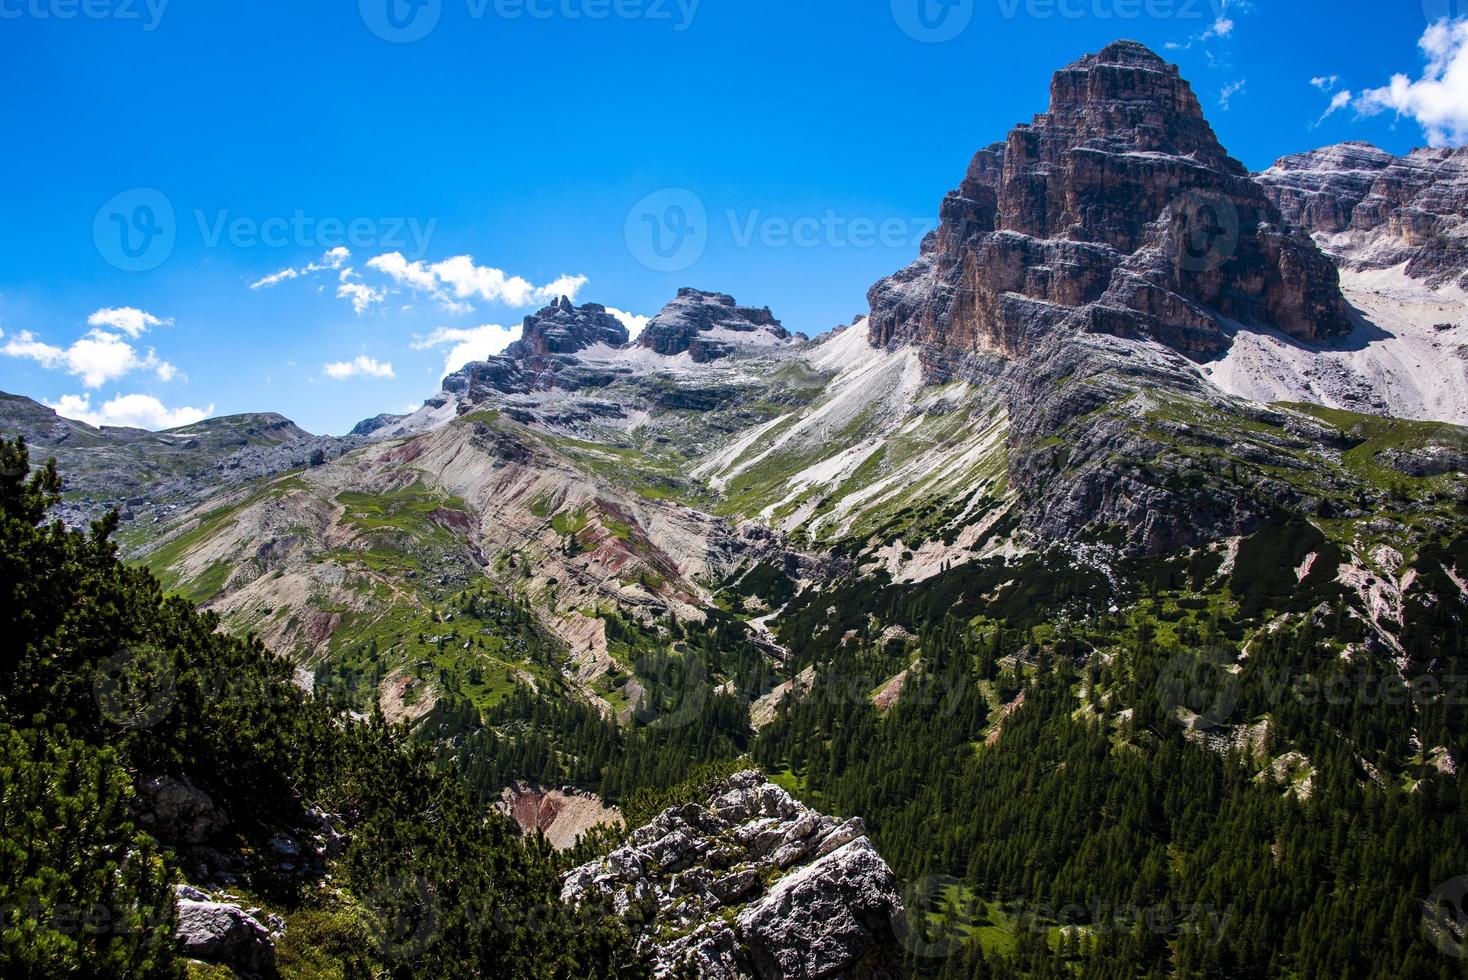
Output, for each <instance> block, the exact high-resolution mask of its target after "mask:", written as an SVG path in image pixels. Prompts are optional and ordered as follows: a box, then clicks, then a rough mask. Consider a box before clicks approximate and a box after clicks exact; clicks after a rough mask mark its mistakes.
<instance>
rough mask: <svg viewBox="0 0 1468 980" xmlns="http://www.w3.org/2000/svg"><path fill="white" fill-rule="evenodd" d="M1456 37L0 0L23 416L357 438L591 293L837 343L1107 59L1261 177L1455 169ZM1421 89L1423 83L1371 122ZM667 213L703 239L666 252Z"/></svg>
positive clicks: (798, 9) (433, 1)
mask: <svg viewBox="0 0 1468 980" xmlns="http://www.w3.org/2000/svg"><path fill="white" fill-rule="evenodd" d="M390 3H391V4H395V5H396V15H397V16H396V18H395V19H390V18H389V16H388V15H389V13H390V11H389V9H388V5H389V4H390ZM414 3H417V4H422V6H421V8H415V7H414V6H413V4H414ZM919 3H922V4H924V5H925V6H924V7H923V8H921V9H920V8H919V7H918V4H919ZM944 4H948V6H944ZM1460 8H1462V9H1460ZM923 11H926V13H927V16H926V17H920V16H919V14H920V13H921V12H923ZM1460 13H1463V14H1468V0H1391V2H1389V3H1383V2H1381V0H1252V2H1250V3H1247V4H1245V3H1240V2H1232V3H1228V4H1225V3H1224V0H890V2H889V0H868V2H855V0H785V2H774V0H737V2H736V0H360V3H359V2H358V0H332V2H308V0H250V2H226V0H207V2H206V0H167V2H165V0H0V84H3V85H4V89H5V91H6V92H8V93H10V96H9V97H8V98H7V99H6V102H5V110H4V128H5V140H4V144H5V149H4V150H3V151H0V206H3V214H4V216H5V227H6V230H7V232H8V233H7V234H6V235H5V236H4V238H3V239H0V329H3V331H4V335H3V337H0V352H3V353H0V389H4V390H7V391H12V392H18V393H21V394H25V395H29V396H31V397H34V398H37V399H41V400H44V401H46V402H48V403H51V404H54V405H61V406H64V407H65V409H66V411H67V413H68V414H72V415H77V416H82V417H86V418H89V419H93V420H111V421H129V420H131V421H136V422H139V423H144V424H148V425H162V424H167V423H169V422H177V421H180V420H185V419H187V418H189V417H191V416H193V415H195V414H197V413H198V412H200V411H212V413H213V414H226V413H233V412H240V411H263V410H271V411H279V412H282V413H283V414H286V415H288V416H290V417H291V418H293V419H295V420H296V421H298V422H299V423H300V424H302V425H304V426H305V427H307V428H309V429H312V430H313V431H318V432H342V431H344V430H345V429H347V428H349V427H350V426H351V425H352V424H354V423H355V422H356V421H358V420H359V419H361V418H363V417H366V416H369V415H374V414H377V413H378V412H382V411H402V410H403V409H404V408H405V407H406V406H408V405H410V404H416V403H418V402H420V401H421V400H422V399H423V398H424V397H426V396H427V395H429V394H431V393H432V392H434V391H436V390H437V387H438V380H439V378H440V376H441V375H442V373H443V369H444V367H445V363H446V359H447V358H449V357H450V355H451V354H452V353H453V352H455V351H456V350H457V351H458V356H460V357H463V356H467V355H469V354H472V353H475V352H482V351H485V350H488V349H492V348H493V347H495V346H498V345H500V344H502V343H504V341H505V339H506V338H507V337H508V336H509V334H508V333H506V332H504V331H500V330H497V329H495V327H499V326H502V327H506V328H511V329H513V328H515V327H517V326H518V324H519V322H520V320H521V318H522V317H523V316H524V315H525V314H526V313H528V312H531V311H532V310H533V309H535V308H536V307H537V306H538V305H540V303H539V301H540V300H541V299H542V298H544V297H546V296H549V295H551V294H552V293H553V292H556V291H559V290H563V289H569V288H574V289H575V291H576V298H577V299H578V301H583V302H584V301H595V302H600V303H603V304H606V305H607V306H610V307H614V308H617V309H618V310H621V311H625V312H628V313H630V314H640V315H644V316H645V315H649V314H653V313H656V312H657V310H658V309H659V308H660V307H661V305H662V304H663V303H664V302H665V301H666V300H667V299H668V298H670V297H671V296H672V295H673V294H674V292H675V291H676V290H677V288H678V287H679V286H682V285H696V286H699V287H702V288H707V289H718V290H721V291H724V292H728V293H732V294H733V295H734V296H736V297H737V298H738V299H739V300H740V301H741V302H745V303H751V304H757V305H766V304H767V305H769V306H770V307H771V308H772V309H773V310H774V311H775V313H776V315H777V316H779V317H781V318H782V319H783V320H784V322H785V323H786V325H787V326H789V327H791V328H792V329H796V330H803V331H806V332H808V333H812V334H814V333H818V332H820V331H823V330H825V329H828V328H830V327H831V326H833V325H836V324H838V323H845V322H849V321H850V320H851V318H852V317H853V315H855V314H857V313H860V312H862V311H863V309H864V305H865V303H864V297H865V293H866V290H867V288H868V286H870V285H871V283H872V282H873V281H875V280H876V279H878V278H880V277H881V276H883V275H885V274H888V273H890V272H892V271H893V270H895V269H897V268H899V267H900V266H902V265H904V264H905V263H906V262H908V261H910V259H911V258H912V256H913V255H914V254H915V252H916V248H917V241H918V240H919V239H920V238H921V235H922V233H923V232H925V231H926V230H927V229H928V228H930V227H932V222H933V220H934V217H935V215H936V210H937V205H938V203H939V201H940V200H941V198H942V196H943V194H944V192H945V191H947V190H948V189H949V188H951V187H953V186H954V185H956V183H957V182H958V180H959V178H960V177H961V175H962V173H963V169H964V166H965V164H966V163H967V161H968V158H969V157H970V156H971V155H972V153H973V151H974V150H976V149H977V148H979V147H980V146H983V145H986V144H988V143H990V142H993V141H995V140H999V139H1002V138H1003V137H1004V135H1005V133H1006V132H1007V131H1008V130H1009V129H1010V127H1011V126H1013V125H1014V124H1015V123H1016V122H1020V121H1024V120H1028V119H1029V117H1030V116H1031V115H1032V114H1033V113H1036V112H1040V111H1043V110H1044V108H1045V106H1046V101H1047V90H1048V83H1049V78H1050V75H1051V73H1052V72H1053V71H1054V70H1055V69H1056V68H1058V67H1061V66H1062V65H1064V64H1066V63H1068V62H1070V61H1072V60H1074V59H1075V58H1077V57H1079V56H1080V55H1082V54H1084V53H1086V52H1088V51H1092V50H1095V49H1097V48H1099V47H1101V46H1102V45H1104V44H1106V43H1107V42H1109V41H1111V40H1114V39H1116V38H1119V37H1130V38H1134V39H1136V40H1139V41H1142V42H1144V43H1146V44H1149V45H1151V46H1152V47H1153V48H1154V49H1156V50H1158V51H1159V52H1160V53H1162V54H1164V55H1165V56H1167V57H1169V58H1170V59H1172V60H1175V61H1177V62H1178V63H1179V64H1180V65H1181V67H1182V69H1183V73H1184V75H1185V77H1187V78H1188V79H1190V80H1191V81H1192V82H1193V84H1194V87H1195V88H1196V89H1197V91H1198V93H1199V96H1200V98H1201V99H1202V101H1203V103H1204V106H1205V108H1206V110H1207V111H1208V113H1209V116H1210V118H1211V119H1212V121H1213V123H1214V127H1215V129H1216V130H1217V131H1218V133H1219V136H1220V137H1221V139H1222V140H1223V142H1224V144H1225V145H1226V146H1228V147H1229V149H1230V150H1231V151H1232V152H1233V154H1234V155H1235V156H1237V157H1239V158H1240V159H1242V160H1243V161H1244V162H1245V163H1246V164H1248V165H1249V166H1250V167H1252V168H1255V169H1258V168H1262V167H1265V166H1267V165H1268V164H1269V163H1270V162H1271V161H1273V160H1274V159H1275V158H1276V157H1278V156H1280V155H1283V154H1285V153H1289V152H1294V151H1299V150H1303V149H1309V148H1312V147H1314V146H1318V145H1323V144H1326V143H1332V142H1337V141H1340V140H1344V139H1365V140H1370V141H1372V142H1375V143H1377V144H1378V145H1380V146H1382V147H1384V148H1386V149H1389V150H1392V151H1395V152H1405V151H1406V150H1408V149H1410V148H1411V147H1413V146H1417V145H1422V144H1423V143H1425V142H1426V141H1427V136H1426V135H1425V131H1424V122H1425V123H1426V124H1427V125H1428V126H1431V127H1434V129H1435V132H1436V134H1437V135H1436V137H1435V138H1436V139H1437V140H1438V141H1446V142H1452V141H1455V140H1458V139H1461V135H1462V133H1461V129H1462V126H1461V122H1462V118H1463V115H1464V114H1463V112H1462V106H1463V104H1464V103H1468V92H1464V91H1462V89H1463V88H1464V86H1463V85H1461V84H1460V82H1462V81H1464V80H1465V79H1464V75H1463V73H1462V72H1459V71H1456V70H1446V69H1445V70H1444V71H1443V72H1440V74H1443V75H1444V80H1443V81H1442V83H1441V84H1428V85H1418V84H1415V83H1419V82H1420V81H1421V80H1422V79H1423V76H1424V74H1425V73H1430V71H1431V69H1429V68H1428V67H1426V66H1425V55H1424V51H1423V49H1422V48H1421V47H1420V44H1419V42H1420V41H1421V40H1422V39H1423V35H1424V32H1426V31H1427V30H1428V27H1429V23H1430V22H1432V21H1434V20H1436V19H1438V18H1440V17H1447V16H1451V15H1456V14H1460ZM418 35H422V36H418ZM1465 36H1468V35H1465ZM1454 44H1456V42H1450V43H1449V48H1450V50H1448V52H1447V55H1446V56H1445V57H1446V58H1447V59H1448V61H1447V62H1446V63H1447V64H1448V67H1449V69H1456V68H1457V67H1458V62H1457V61H1456V51H1457V47H1454V46H1453V45H1454ZM1465 62H1468V59H1465ZM1398 73H1400V74H1403V75H1405V76H1406V79H1405V80H1404V81H1406V82H1407V83H1408V88H1407V89H1405V90H1400V91H1399V93H1398V94H1397V95H1395V96H1390V95H1382V94H1380V93H1378V94H1377V95H1376V96H1368V95H1367V93H1370V92H1372V91H1374V90H1376V88H1377V87H1380V86H1386V85H1388V82H1389V81H1390V79H1391V77H1392V76H1393V75H1394V74H1398ZM1312 80H1315V83H1314V84H1312ZM1427 82H1428V83H1432V82H1433V79H1432V78H1428V79H1427ZM1342 92H1349V93H1350V95H1346V96H1342V94H1341V93H1342ZM1402 92H1405V94H1402ZM1333 98H1334V99H1338V100H1339V105H1338V110H1337V111H1336V112H1334V113H1332V114H1331V115H1329V116H1328V117H1327V118H1325V119H1324V120H1323V121H1321V117H1322V114H1324V113H1325V112H1326V110H1327V108H1328V107H1329V106H1330V104H1331V101H1332V99H1333ZM1372 98H1374V99H1375V101H1374V102H1373V101H1372ZM1363 113H1367V114H1363ZM1404 113H1405V114H1404ZM1444 120H1446V122H1444ZM700 211H701V212H702V213H701V214H700V213H699V212H700ZM170 212H171V217H170ZM647 215H657V216H661V219H655V220H662V221H664V222H669V223H671V225H672V226H676V227H672V226H669V227H664V228H662V229H661V231H660V234H661V235H662V239H661V248H655V247H654V246H653V243H652V241H651V239H650V237H649V236H650V235H651V233H652V231H653V228H654V226H653V225H648V224H647V223H646V222H647V220H648V219H647V217H646V216H647ZM680 229H689V230H691V232H692V234H691V235H683V236H682V237H678V234H677V233H678V232H679V230H680ZM124 232H126V234H127V236H128V238H127V241H126V242H124V239H123V237H122V236H123V233H124ZM343 250H345V251H343ZM287 270H289V271H287ZM348 270H350V271H348ZM272 276H274V277H276V278H275V279H273V280H272V279H270V278H268V277H272ZM262 280H264V281H263V282H262ZM252 286H253V288H252Z"/></svg>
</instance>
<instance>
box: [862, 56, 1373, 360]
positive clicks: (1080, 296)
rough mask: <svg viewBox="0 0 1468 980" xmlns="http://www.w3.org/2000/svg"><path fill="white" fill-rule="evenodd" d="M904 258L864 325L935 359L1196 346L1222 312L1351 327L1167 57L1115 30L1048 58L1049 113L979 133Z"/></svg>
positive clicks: (1297, 324) (1193, 352)
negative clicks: (1095, 343) (923, 233)
mask: <svg viewBox="0 0 1468 980" xmlns="http://www.w3.org/2000/svg"><path fill="white" fill-rule="evenodd" d="M941 217H942V223H941V226H940V228H939V230H938V231H937V233H936V234H935V235H933V236H930V237H929V240H928V241H927V242H925V243H924V248H923V253H922V255H921V257H920V258H919V260H918V261H917V263H915V264H914V265H912V266H910V267H909V268H908V269H905V270H903V271H902V272H900V273H898V274H897V275H896V276H893V277H891V278H889V279H886V280H883V281H882V282H879V283H878V284H877V285H876V286H874V287H873V288H872V290H871V292H870V294H869V299H870V302H871V306H872V316H871V321H870V331H871V339H872V341H873V343H875V344H878V345H890V344H895V343H916V344H919V345H921V346H922V348H923V351H924V362H925V365H926V367H927V368H928V369H929V371H930V372H931V373H934V374H937V375H940V376H952V375H961V374H971V373H974V372H975V370H977V371H978V372H979V373H985V371H986V362H988V363H990V364H991V363H992V359H993V357H994V356H995V355H998V356H999V357H1001V358H1018V357H1023V356H1024V355H1026V354H1028V353H1029V352H1030V351H1032V350H1034V349H1035V348H1036V347H1037V346H1038V344H1039V343H1040V342H1041V341H1042V340H1044V338H1046V337H1047V336H1049V335H1051V334H1053V333H1055V332H1056V331H1069V332H1096V333H1108V334H1114V335H1117V336H1122V337H1129V338H1139V339H1151V340H1156V341H1159V342H1161V343H1163V344H1165V345H1167V346H1169V347H1171V348H1173V349H1174V350H1177V351H1180V352H1182V353H1184V354H1187V355H1189V356H1192V357H1195V358H1201V357H1206V356H1209V355H1213V354H1217V353H1220V352H1221V351H1223V350H1225V349H1227V347H1228V344H1229V333H1230V331H1229V328H1228V326H1227V325H1226V323H1225V321H1226V320H1234V321H1238V322H1241V323H1243V324H1245V325H1255V326H1261V327H1264V326H1267V327H1275V328H1277V329H1280V330H1283V331H1285V332H1286V333H1289V334H1290V335H1292V336H1295V337H1297V338H1299V339H1302V340H1307V341H1308V340H1318V339H1322V338H1326V337H1331V336H1336V335H1340V334H1344V333H1346V332H1348V330H1349V329H1350V326H1349V323H1348V320H1347V311H1346V305H1345V302H1344V300H1343V299H1342V298H1341V295H1340V289H1339V282H1338V277H1337V273H1336V270H1335V268H1334V266H1333V265H1332V264H1331V262H1330V261H1329V259H1328V258H1326V256H1325V255H1323V254H1322V253H1321V252H1320V250H1319V249H1318V248H1317V247H1316V246H1315V245H1314V244H1313V243H1312V242H1311V241H1310V240H1309V239H1308V238H1307V237H1306V236H1304V235H1303V234H1301V233H1300V232H1298V231H1294V230H1291V229H1290V228H1289V227H1288V226H1287V225H1286V224H1285V222H1284V221H1283V219H1282V218H1281V215H1280V213H1279V210H1278V208H1276V207H1275V205H1274V204H1273V203H1272V202H1271V201H1270V199H1269V198H1268V197H1267V196H1266V194H1265V193H1264V191H1263V189H1262V188H1261V187H1260V186H1259V185H1258V184H1256V183H1255V182H1254V181H1253V180H1252V179H1251V178H1250V176H1249V174H1248V172H1247V170H1246V169H1245V168H1244V167H1243V165H1242V164H1240V163H1239V162H1238V161H1236V160H1234V159H1233V158H1232V157H1230V156H1229V155H1228V154H1227V152H1226V151H1225V150H1224V148H1223V147H1222V146H1221V145H1220V144H1219V142H1218V139H1217V137H1216V136H1215V135H1214V133H1213V130H1212V128H1211V127H1210V126H1209V125H1208V122H1207V120H1206V119H1204V117H1203V112H1202V108H1201V106H1200V105H1199V103H1198V100H1197V97H1196V96H1195V95H1194V94H1193V91H1192V89H1191V87H1190V86H1189V85H1188V83H1187V82H1186V81H1184V80H1183V79H1182V78H1181V77H1180V76H1179V75H1178V71H1177V68H1176V67H1175V66H1173V65H1169V64H1167V63H1165V62H1164V61H1163V60H1162V59H1161V58H1159V57H1157V56H1156V55H1155V54H1153V53H1152V52H1151V51H1149V50H1147V49H1146V48H1145V47H1143V46H1141V45H1139V44H1135V43H1132V42H1126V41H1123V42H1118V43H1116V44H1112V45H1110V46H1108V47H1107V48H1105V49H1104V50H1102V51H1101V52H1099V53H1097V54H1094V55H1088V56H1086V57H1084V58H1082V59H1081V60H1079V61H1077V62H1076V63H1074V64H1072V65H1070V66H1069V67H1067V68H1064V69H1062V70H1061V71H1059V72H1057V73H1056V75H1055V78H1054V81H1053V82H1052V84H1051V104H1050V111H1049V112H1048V113H1045V114H1042V115H1039V116H1036V117H1035V119H1034V121H1033V123H1031V124H1029V125H1021V126H1018V127H1016V128H1015V129H1014V131H1013V132H1011V133H1010V134H1009V138H1008V140H1006V141H1005V142H1004V143H1002V144H995V145H993V146H990V147H988V148H986V149H983V150H980V151H979V153H978V154H977V155H976V156H975V157H974V160H973V162H972V163H971V164H970V166H969V170H968V173H967V175H966V176H965V178H964V180H963V182H962V184H961V185H960V186H959V188H958V189H957V190H956V191H954V192H952V193H951V194H949V195H948V197H947V199H946V200H945V201H944V203H943V207H942V212H941Z"/></svg>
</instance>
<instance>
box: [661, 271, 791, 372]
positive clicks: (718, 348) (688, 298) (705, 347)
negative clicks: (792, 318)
mask: <svg viewBox="0 0 1468 980" xmlns="http://www.w3.org/2000/svg"><path fill="white" fill-rule="evenodd" d="M725 331H732V332H733V333H735V334H749V335H751V336H750V339H751V341H753V340H754V336H753V335H754V334H756V333H758V332H763V333H764V334H765V335H766V336H767V339H770V340H775V341H785V340H789V339H790V333H789V331H787V330H786V329H785V328H784V327H782V326H781V325H780V321H779V320H776V319H775V316H774V314H773V313H771V312H770V309H769V307H763V308H761V309H756V308H754V307H750V306H740V305H739V304H737V303H735V302H734V297H732V296H726V295H725V294H723V293H708V292H704V291H703V290H701V289H690V288H683V289H680V290H678V295H677V297H676V298H674V300H673V301H672V302H671V303H669V304H668V305H667V306H665V307H663V309H662V312H660V313H659V314H658V315H657V316H655V317H653V319H652V320H651V321H649V323H648V325H647V326H646V327H645V328H644V329H643V331H642V334H641V336H639V337H638V338H637V343H638V344H639V345H640V346H642V347H646V348H649V349H651V350H654V351H657V352H658V353H659V354H664V355H667V356H672V355H675V354H681V353H683V352H684V351H687V352H688V353H689V356H690V357H691V358H692V359H693V360H694V361H695V362H697V363H700V364H703V363H707V362H708V361H713V360H717V359H718V358H720V357H724V356H726V355H727V354H728V353H729V351H730V348H731V343H732V340H731V339H727V338H728V334H727V333H724V332H725Z"/></svg>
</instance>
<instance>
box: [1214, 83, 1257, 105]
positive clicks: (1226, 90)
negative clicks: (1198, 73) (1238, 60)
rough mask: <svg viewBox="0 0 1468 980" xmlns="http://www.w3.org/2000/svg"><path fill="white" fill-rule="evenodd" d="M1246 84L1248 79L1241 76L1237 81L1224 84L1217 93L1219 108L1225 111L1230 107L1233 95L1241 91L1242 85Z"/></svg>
mask: <svg viewBox="0 0 1468 980" xmlns="http://www.w3.org/2000/svg"><path fill="white" fill-rule="evenodd" d="M1247 84H1249V82H1248V79H1245V78H1241V79H1239V80H1238V81H1237V82H1229V83H1228V84H1227V85H1225V86H1224V87H1223V91H1222V92H1220V93H1219V94H1218V105H1219V108H1221V109H1223V111H1224V112H1227V111H1228V110H1229V109H1230V108H1231V105H1232V103H1233V99H1234V96H1236V95H1238V94H1239V93H1240V92H1242V91H1243V90H1244V86H1245V85H1247Z"/></svg>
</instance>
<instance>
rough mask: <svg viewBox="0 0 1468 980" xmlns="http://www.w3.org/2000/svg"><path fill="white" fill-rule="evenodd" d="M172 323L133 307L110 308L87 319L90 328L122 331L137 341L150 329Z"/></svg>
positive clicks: (99, 311)
mask: <svg viewBox="0 0 1468 980" xmlns="http://www.w3.org/2000/svg"><path fill="white" fill-rule="evenodd" d="M171 323H173V321H172V320H165V319H163V318H162V317H156V316H154V315H153V314H151V313H145V312H144V311H142V310H138V309H134V308H133V307H131V306H114V307H108V308H107V309H105V310H98V311H97V312H96V313H93V314H92V315H91V316H89V317H87V325H88V326H90V327H111V328H112V329H114V330H121V331H122V332H123V333H125V334H127V335H128V336H129V337H132V338H133V339H135V340H136V339H137V338H138V337H141V336H142V335H143V334H144V333H145V332H147V330H148V328H150V327H162V326H167V325H169V324H171Z"/></svg>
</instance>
